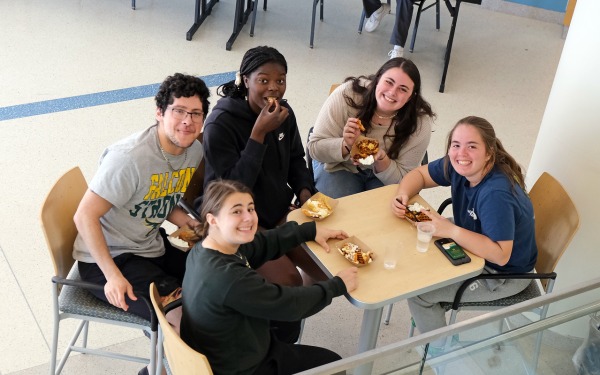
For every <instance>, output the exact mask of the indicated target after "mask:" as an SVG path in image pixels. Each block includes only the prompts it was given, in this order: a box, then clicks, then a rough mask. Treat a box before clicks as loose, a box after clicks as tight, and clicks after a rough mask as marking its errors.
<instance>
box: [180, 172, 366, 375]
mask: <svg viewBox="0 0 600 375" xmlns="http://www.w3.org/2000/svg"><path fill="white" fill-rule="evenodd" d="M201 217H202V219H203V220H204V238H203V240H202V242H200V243H198V244H196V246H195V247H194V248H193V249H192V250H191V252H190V254H189V255H188V260H187V265H186V273H185V277H184V280H183V297H182V298H183V318H182V321H181V337H182V338H183V340H184V341H185V342H187V343H188V345H190V346H191V347H192V348H194V349H195V350H197V351H199V352H201V353H203V354H204V355H206V357H207V358H208V361H209V362H210V365H211V367H212V369H213V372H214V373H215V374H217V375H218V374H293V373H296V372H299V371H303V370H307V369H310V368H313V367H316V366H320V365H323V364H325V363H329V362H332V361H335V360H338V359H340V357H339V355H337V354H336V353H334V352H332V351H330V350H328V349H324V348H319V347H313V346H308V345H296V344H288V343H284V342H281V341H279V340H278V339H276V338H275V337H274V336H273V334H272V332H271V330H270V328H269V321H270V320H272V319H273V320H281V321H295V320H300V319H302V318H306V317H308V316H311V315H313V314H315V313H317V312H319V311H320V310H322V309H323V308H325V307H326V306H327V305H329V304H330V303H331V300H332V299H333V298H334V297H337V296H340V295H342V294H344V293H345V292H347V291H348V292H349V291H352V290H354V289H355V288H356V285H357V284H356V283H357V273H358V270H357V269H356V268H355V267H351V268H348V269H346V270H343V271H341V272H340V273H339V274H338V275H337V276H335V277H333V278H332V279H329V280H326V281H321V282H317V283H315V284H314V285H311V286H297V287H289V286H282V285H278V284H272V283H269V282H268V281H266V280H265V279H264V278H263V277H262V276H261V275H259V274H258V273H257V272H256V271H255V268H257V267H259V266H260V265H262V264H263V263H264V262H266V261H268V260H271V259H275V258H278V257H280V256H282V255H284V254H285V252H286V251H288V250H289V249H292V248H294V247H295V246H298V245H299V244H301V243H303V242H305V241H312V240H314V241H316V242H317V243H319V244H320V245H321V246H322V247H323V248H324V249H325V251H329V247H328V245H327V242H326V241H327V240H328V239H330V238H339V239H343V238H346V237H347V235H346V234H345V233H344V232H343V231H339V230H331V229H327V228H324V227H321V226H320V227H319V228H317V227H316V225H315V223H314V222H310V223H305V224H302V225H298V224H297V223H295V222H289V223H287V224H284V225H282V226H281V227H278V228H276V229H272V230H267V231H261V232H258V233H257V228H258V218H257V215H256V212H255V210H254V200H253V197H252V194H251V192H250V190H249V189H248V188H247V187H245V186H244V185H242V184H240V183H238V182H235V181H226V180H216V181H213V182H211V184H210V185H209V186H208V187H207V189H206V190H205V193H204V201H203V205H202V210H201Z"/></svg>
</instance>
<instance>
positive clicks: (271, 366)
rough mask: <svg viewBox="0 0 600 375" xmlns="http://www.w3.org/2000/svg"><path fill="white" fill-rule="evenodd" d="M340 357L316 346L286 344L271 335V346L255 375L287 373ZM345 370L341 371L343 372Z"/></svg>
mask: <svg viewBox="0 0 600 375" xmlns="http://www.w3.org/2000/svg"><path fill="white" fill-rule="evenodd" d="M340 359H342V357H340V356H339V355H338V354H337V353H335V352H332V351H331V350H329V349H325V348H320V347H318V346H309V345H296V344H287V343H284V342H281V341H279V340H278V339H277V338H275V337H273V335H271V347H270V348H269V352H268V353H267V357H265V359H264V360H263V361H262V363H261V364H260V366H259V367H258V369H256V371H255V372H254V374H256V375H288V374H295V373H297V372H300V371H304V370H308V369H311V368H315V367H318V366H321V365H324V364H327V363H331V362H334V361H337V360H340ZM344 373H345V372H342V374H344Z"/></svg>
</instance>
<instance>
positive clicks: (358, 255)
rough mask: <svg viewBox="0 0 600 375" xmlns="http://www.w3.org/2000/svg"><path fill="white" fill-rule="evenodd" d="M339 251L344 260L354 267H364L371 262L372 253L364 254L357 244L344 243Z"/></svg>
mask: <svg viewBox="0 0 600 375" xmlns="http://www.w3.org/2000/svg"><path fill="white" fill-rule="evenodd" d="M339 250H340V253H341V254H342V255H343V256H344V257H345V258H346V259H348V260H349V261H350V262H352V263H354V264H356V265H365V264H369V263H371V262H372V261H373V252H372V251H367V252H364V251H362V249H361V248H360V247H359V246H358V245H357V244H354V243H352V242H346V243H345V244H344V245H342V247H340V248H339Z"/></svg>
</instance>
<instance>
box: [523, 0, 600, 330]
mask: <svg viewBox="0 0 600 375" xmlns="http://www.w3.org/2000/svg"><path fill="white" fill-rule="evenodd" d="M599 14H600V1H598V0H579V1H578V2H577V7H576V9H575V13H574V15H573V20H572V23H571V27H570V29H569V34H568V36H567V39H566V41H565V45H564V49H563V52H562V56H561V59H560V62H559V64H558V69H557V71H556V77H555V79H554V83H553V86H552V90H551V92H550V96H549V99H548V104H547V106H546V111H545V113H544V117H543V119H542V124H541V127H540V132H539V135H538V138H537V141H536V144H535V148H534V151H533V155H532V159H531V162H530V163H529V169H528V171H527V181H526V182H527V186H532V185H533V183H534V182H535V180H536V179H537V178H538V177H539V175H540V174H541V173H542V172H543V171H547V172H549V173H550V174H552V175H553V176H554V177H556V178H557V179H558V180H559V181H561V183H562V184H563V186H564V187H565V188H566V190H567V191H568V192H569V195H570V196H571V197H572V198H573V200H574V201H575V205H576V206H577V208H578V211H579V216H580V228H579V232H578V233H577V235H576V236H575V238H574V240H573V242H572V243H571V245H570V246H569V248H568V249H567V251H566V252H565V254H564V255H563V257H562V259H561V261H560V263H559V265H558V268H557V270H556V272H557V273H558V275H559V277H558V279H557V283H556V286H555V289H554V290H560V289H561V288H564V287H567V286H571V285H573V284H576V283H578V282H581V281H584V280H589V279H591V278H594V277H597V276H598V275H600V38H599V36H600V28H598V26H597V17H598V15H599ZM556 209H557V210H560V209H561V206H560V202H556ZM593 294H594V297H595V298H600V291H596V292H595V293H593ZM590 299H591V296H589V295H587V296H585V297H581V298H579V299H578V300H576V301H574V300H573V299H569V301H568V303H566V302H565V303H562V304H558V305H557V306H552V308H551V310H550V314H552V312H553V311H555V312H556V311H559V310H561V311H562V310H566V309H568V308H572V307H573V305H574V304H584V303H587V302H589V301H590ZM587 321H588V319H580V320H579V321H577V322H574V323H571V324H570V325H569V326H568V327H561V328H560V331H563V332H564V334H569V335H574V336H580V337H584V336H585V335H586V334H587V327H586V324H587Z"/></svg>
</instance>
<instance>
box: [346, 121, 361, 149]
mask: <svg viewBox="0 0 600 375" xmlns="http://www.w3.org/2000/svg"><path fill="white" fill-rule="evenodd" d="M359 121H360V120H359V119H357V118H354V117H350V118H349V119H348V121H346V125H344V130H343V133H342V137H343V138H344V144H345V145H346V146H348V147H349V148H352V145H354V142H356V139H357V138H358V136H359V135H360V126H359ZM348 152H350V150H348Z"/></svg>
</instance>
